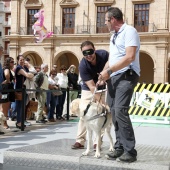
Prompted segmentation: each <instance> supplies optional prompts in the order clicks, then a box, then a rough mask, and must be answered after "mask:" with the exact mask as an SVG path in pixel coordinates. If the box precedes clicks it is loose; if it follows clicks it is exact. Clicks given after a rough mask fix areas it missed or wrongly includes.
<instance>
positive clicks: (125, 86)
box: [107, 71, 139, 156]
mask: <svg viewBox="0 0 170 170" xmlns="http://www.w3.org/2000/svg"><path fill="white" fill-rule="evenodd" d="M138 79H139V76H138V75H137V74H136V73H135V72H133V74H132V75H130V74H129V72H128V71H127V72H125V73H121V74H118V75H116V76H113V77H111V78H110V79H109V80H108V95H107V103H108V105H109V107H110V109H111V113H112V121H113V124H114V126H115V134H116V143H115V146H114V148H115V149H116V150H118V149H122V150H124V152H128V153H129V154H131V155H132V156H136V155H137V151H136V150H135V143H136V141H135V136H134V131H133V127H132V123H131V120H130V118H129V114H128V109H129V104H130V100H131V97H132V94H133V90H134V87H135V86H136V84H137V82H138Z"/></svg>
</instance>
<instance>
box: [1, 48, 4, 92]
mask: <svg viewBox="0 0 170 170" xmlns="http://www.w3.org/2000/svg"><path fill="white" fill-rule="evenodd" d="M2 54H3V47H2V46H0V90H2V86H1V84H2V82H3V81H4V78H3V70H2V64H1V58H2ZM0 95H1V92H0Z"/></svg>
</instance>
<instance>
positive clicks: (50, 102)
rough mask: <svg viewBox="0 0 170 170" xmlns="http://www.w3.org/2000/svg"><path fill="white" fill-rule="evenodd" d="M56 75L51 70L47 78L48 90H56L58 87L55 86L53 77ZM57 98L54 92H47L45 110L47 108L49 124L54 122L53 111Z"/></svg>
mask: <svg viewBox="0 0 170 170" xmlns="http://www.w3.org/2000/svg"><path fill="white" fill-rule="evenodd" d="M56 75H57V72H56V71H55V70H53V69H52V70H51V71H50V74H49V78H48V83H49V89H50V90H58V89H59V87H58V85H57V84H56V81H55V79H54V78H55V77H56ZM57 98H58V96H57V95H55V92H51V91H49V92H47V108H48V121H49V122H55V119H54V111H55V107H56V102H57Z"/></svg>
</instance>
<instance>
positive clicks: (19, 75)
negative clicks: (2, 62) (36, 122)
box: [15, 55, 34, 128]
mask: <svg viewBox="0 0 170 170" xmlns="http://www.w3.org/2000/svg"><path fill="white" fill-rule="evenodd" d="M24 62H25V58H24V57H23V56H22V55H18V56H17V63H18V65H17V67H16V69H15V77H16V86H15V88H16V89H22V88H23V84H24V81H25V79H26V78H29V79H31V78H33V76H34V75H33V74H32V73H28V72H29V70H28V68H27V67H24ZM25 100H26V99H25ZM16 110H17V122H16V127H17V128H21V114H22V100H16Z"/></svg>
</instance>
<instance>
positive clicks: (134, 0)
mask: <svg viewBox="0 0 170 170" xmlns="http://www.w3.org/2000/svg"><path fill="white" fill-rule="evenodd" d="M152 1H153V0H132V3H133V4H139V3H145V4H146V3H148V4H149V3H151V2H152Z"/></svg>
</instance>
